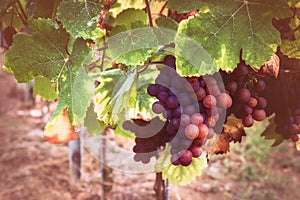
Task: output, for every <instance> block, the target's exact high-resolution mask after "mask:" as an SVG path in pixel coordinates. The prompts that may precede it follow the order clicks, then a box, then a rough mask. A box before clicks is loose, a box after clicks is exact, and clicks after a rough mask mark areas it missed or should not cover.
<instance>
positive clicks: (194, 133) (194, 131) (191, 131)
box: [185, 124, 199, 139]
mask: <svg viewBox="0 0 300 200" xmlns="http://www.w3.org/2000/svg"><path fill="white" fill-rule="evenodd" d="M198 135H199V129H198V126H196V125H194V124H189V125H188V126H186V127H185V136H186V137H187V138H189V139H195V138H196V137H198Z"/></svg>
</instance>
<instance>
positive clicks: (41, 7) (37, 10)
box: [26, 0, 61, 18]
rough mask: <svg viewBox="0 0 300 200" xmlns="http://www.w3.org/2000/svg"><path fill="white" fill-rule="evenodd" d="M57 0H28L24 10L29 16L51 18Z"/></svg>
mask: <svg viewBox="0 0 300 200" xmlns="http://www.w3.org/2000/svg"><path fill="white" fill-rule="evenodd" d="M57 1H58V0H48V1H44V0H30V1H28V2H27V4H26V10H27V13H28V15H29V16H30V17H33V18H39V17H42V18H52V17H53V13H55V10H56V6H57V3H60V1H61V0H59V2H57Z"/></svg>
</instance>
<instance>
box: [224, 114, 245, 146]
mask: <svg viewBox="0 0 300 200" xmlns="http://www.w3.org/2000/svg"><path fill="white" fill-rule="evenodd" d="M224 133H225V134H227V135H228V136H229V137H230V138H231V141H233V142H241V141H242V137H243V136H246V133H245V130H244V125H243V123H242V120H240V119H238V118H236V117H234V116H233V115H231V116H229V117H228V118H227V123H226V124H225V125H224Z"/></svg>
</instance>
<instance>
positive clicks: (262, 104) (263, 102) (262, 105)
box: [258, 97, 267, 109]
mask: <svg viewBox="0 0 300 200" xmlns="http://www.w3.org/2000/svg"><path fill="white" fill-rule="evenodd" d="M258 107H259V108H261V109H264V108H266V107H267V100H266V99H265V98H263V97H258Z"/></svg>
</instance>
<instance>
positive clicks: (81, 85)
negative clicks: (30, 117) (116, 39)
mask: <svg viewBox="0 0 300 200" xmlns="http://www.w3.org/2000/svg"><path fill="white" fill-rule="evenodd" d="M29 28H30V30H31V32H32V35H24V34H18V35H16V36H15V37H14V43H13V45H12V46H11V48H10V49H9V51H8V52H7V53H6V54H5V65H6V67H8V68H10V69H11V70H12V72H13V73H14V75H15V77H16V79H17V80H18V81H19V82H28V81H29V80H31V79H32V78H34V77H37V76H43V77H45V78H47V79H48V80H49V81H51V82H58V92H59V96H60V101H59V106H58V108H59V109H58V110H57V112H55V113H54V116H53V117H52V119H54V118H55V117H56V116H57V115H59V114H60V112H61V110H62V109H64V108H66V107H67V108H68V112H69V117H70V120H71V123H72V124H73V125H78V124H81V123H82V122H83V118H84V117H85V113H86V109H87V107H88V106H89V102H90V99H91V97H92V95H93V92H94V89H93V81H92V79H91V78H89V76H88V75H87V74H86V72H85V71H84V69H83V68H82V64H83V63H84V62H86V61H87V60H88V59H90V57H91V55H92V51H91V49H90V48H89V47H88V46H87V44H86V42H85V41H84V40H82V39H77V40H75V42H74V43H73V48H72V51H71V54H70V55H69V53H68V52H67V50H66V46H67V44H68V41H69V35H68V34H67V33H66V31H65V30H64V29H62V28H60V27H59V26H58V25H57V24H55V23H54V22H52V21H51V20H50V19H37V20H32V21H30V24H29ZM24 46H26V47H27V49H26V51H24V50H23V47H24Z"/></svg>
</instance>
